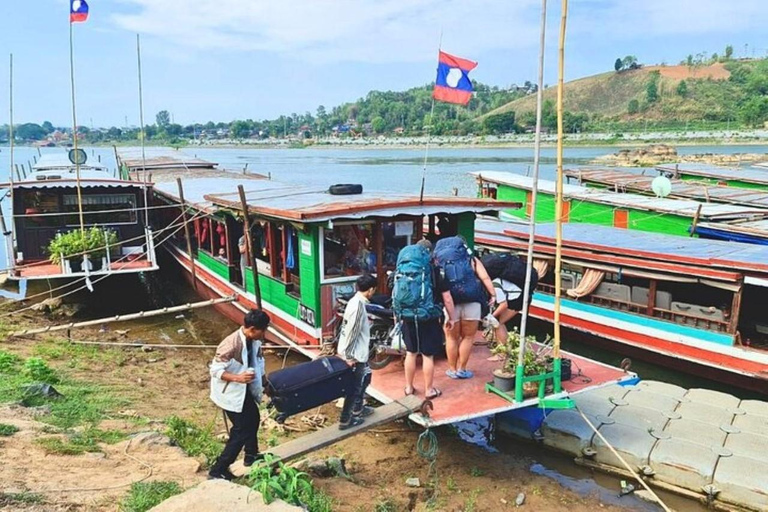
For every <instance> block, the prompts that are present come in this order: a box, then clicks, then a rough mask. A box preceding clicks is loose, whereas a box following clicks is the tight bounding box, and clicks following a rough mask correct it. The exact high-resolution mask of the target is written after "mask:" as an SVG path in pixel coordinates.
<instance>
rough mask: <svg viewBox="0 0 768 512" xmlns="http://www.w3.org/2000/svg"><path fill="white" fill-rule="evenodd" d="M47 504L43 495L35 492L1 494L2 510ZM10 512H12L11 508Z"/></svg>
mask: <svg viewBox="0 0 768 512" xmlns="http://www.w3.org/2000/svg"><path fill="white" fill-rule="evenodd" d="M40 503H45V499H44V498H43V496H42V495H40V494H37V493H34V492H27V491H24V492H0V508H5V507H13V506H18V505H39V504H40ZM8 510H12V508H9V509H8Z"/></svg>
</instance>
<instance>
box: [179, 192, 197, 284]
mask: <svg viewBox="0 0 768 512" xmlns="http://www.w3.org/2000/svg"><path fill="white" fill-rule="evenodd" d="M176 184H177V185H178V186H179V201H181V219H182V222H184V238H186V240H187V254H189V268H190V270H191V272H192V287H193V288H194V289H195V290H197V271H196V270H195V255H194V254H193V253H192V238H191V237H190V235H189V223H188V222H187V203H186V201H184V187H183V186H182V185H181V178H176Z"/></svg>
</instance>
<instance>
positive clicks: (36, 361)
mask: <svg viewBox="0 0 768 512" xmlns="http://www.w3.org/2000/svg"><path fill="white" fill-rule="evenodd" d="M24 375H25V376H26V377H28V378H29V379H31V380H33V381H38V382H45V383H47V384H56V383H57V382H59V377H58V376H57V375H56V372H55V371H54V370H53V369H52V368H51V367H50V366H48V364H47V363H46V362H45V361H43V360H42V359H41V358H39V357H30V358H29V359H27V360H26V361H24Z"/></svg>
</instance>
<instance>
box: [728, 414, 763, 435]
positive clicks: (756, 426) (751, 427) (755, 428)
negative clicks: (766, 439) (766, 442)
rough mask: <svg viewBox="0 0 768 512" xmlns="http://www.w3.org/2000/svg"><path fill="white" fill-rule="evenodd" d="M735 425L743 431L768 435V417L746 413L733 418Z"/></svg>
mask: <svg viewBox="0 0 768 512" xmlns="http://www.w3.org/2000/svg"><path fill="white" fill-rule="evenodd" d="M733 425H734V426H735V427H738V428H739V429H741V431H742V432H751V433H753V434H758V435H761V436H768V418H766V417H764V416H754V415H752V414H744V415H741V416H736V417H735V418H734V419H733Z"/></svg>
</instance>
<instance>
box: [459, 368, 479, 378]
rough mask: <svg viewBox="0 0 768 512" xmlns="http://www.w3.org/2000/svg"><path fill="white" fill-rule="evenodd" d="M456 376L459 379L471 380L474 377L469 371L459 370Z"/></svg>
mask: <svg viewBox="0 0 768 512" xmlns="http://www.w3.org/2000/svg"><path fill="white" fill-rule="evenodd" d="M456 375H457V376H458V377H459V378H460V379H471V378H472V377H474V376H475V374H474V372H472V371H470V370H459V371H457V372H456Z"/></svg>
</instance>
